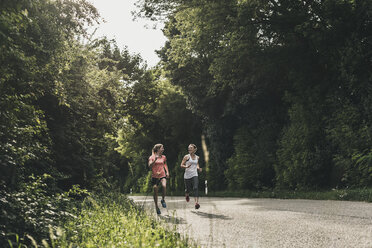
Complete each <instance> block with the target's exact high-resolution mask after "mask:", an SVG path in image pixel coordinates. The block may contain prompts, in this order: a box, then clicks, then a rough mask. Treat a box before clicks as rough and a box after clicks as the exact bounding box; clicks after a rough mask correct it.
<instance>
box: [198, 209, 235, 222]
mask: <svg viewBox="0 0 372 248" xmlns="http://www.w3.org/2000/svg"><path fill="white" fill-rule="evenodd" d="M191 213H193V214H196V215H199V216H200V217H202V218H209V219H222V220H231V217H229V216H226V215H223V214H210V213H205V212H201V211H191Z"/></svg>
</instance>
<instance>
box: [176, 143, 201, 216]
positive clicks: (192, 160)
mask: <svg viewBox="0 0 372 248" xmlns="http://www.w3.org/2000/svg"><path fill="white" fill-rule="evenodd" d="M196 150H197V148H196V145H194V144H190V145H189V147H188V151H189V154H187V155H185V156H184V157H183V159H182V162H181V168H184V169H185V174H184V180H185V195H186V201H187V202H189V201H190V197H189V194H190V191H191V190H193V191H194V197H195V209H198V208H200V205H199V190H198V184H199V180H198V171H199V172H201V171H202V169H201V168H200V167H199V156H197V155H196V154H195V152H196Z"/></svg>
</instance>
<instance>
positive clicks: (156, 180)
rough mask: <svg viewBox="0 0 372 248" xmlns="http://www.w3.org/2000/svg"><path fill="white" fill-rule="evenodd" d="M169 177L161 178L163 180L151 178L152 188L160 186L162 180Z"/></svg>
mask: <svg viewBox="0 0 372 248" xmlns="http://www.w3.org/2000/svg"><path fill="white" fill-rule="evenodd" d="M166 178H167V177H161V178H156V177H152V178H151V184H152V186H154V185H159V183H160V182H161V180H162V179H166Z"/></svg>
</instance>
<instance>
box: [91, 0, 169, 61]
mask: <svg viewBox="0 0 372 248" xmlns="http://www.w3.org/2000/svg"><path fill="white" fill-rule="evenodd" d="M88 1H89V2H90V3H92V4H93V5H94V6H95V7H96V8H97V10H98V12H99V13H100V15H101V17H102V18H103V19H104V20H105V21H106V22H105V23H101V24H100V25H99V27H98V30H97V31H96V36H98V37H101V36H107V37H108V39H115V40H116V42H117V44H118V46H119V48H120V49H122V48H123V47H124V46H127V47H128V50H129V52H130V53H135V54H138V53H139V54H141V57H142V58H143V59H144V60H145V61H147V64H148V66H149V67H153V66H155V65H156V64H157V63H158V62H159V58H158V56H157V55H156V53H155V50H159V49H160V48H161V47H162V46H164V43H165V41H166V38H165V37H164V36H163V33H162V31H161V28H162V26H159V25H158V27H157V29H153V28H152V26H153V25H154V23H152V22H150V21H147V20H143V19H139V20H136V21H133V16H132V15H131V11H133V10H135V9H136V7H135V6H134V3H135V2H136V0H88ZM145 25H147V26H148V28H146V27H145Z"/></svg>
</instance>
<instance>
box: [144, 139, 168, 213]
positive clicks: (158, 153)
mask: <svg viewBox="0 0 372 248" xmlns="http://www.w3.org/2000/svg"><path fill="white" fill-rule="evenodd" d="M163 152H164V146H163V145H162V144H156V145H155V146H154V148H152V155H151V156H150V157H149V162H148V165H149V167H150V168H151V170H152V176H151V184H152V187H153V188H154V202H155V208H156V213H157V214H161V212H160V209H159V207H158V185H159V183H161V186H162V188H163V195H162V200H161V205H162V206H163V208H166V207H167V205H166V203H165V199H164V198H165V193H166V189H167V178H169V171H168V166H167V157H166V156H165V155H163Z"/></svg>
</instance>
